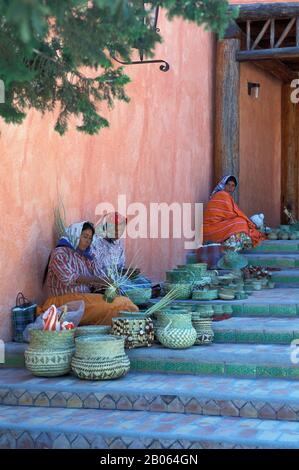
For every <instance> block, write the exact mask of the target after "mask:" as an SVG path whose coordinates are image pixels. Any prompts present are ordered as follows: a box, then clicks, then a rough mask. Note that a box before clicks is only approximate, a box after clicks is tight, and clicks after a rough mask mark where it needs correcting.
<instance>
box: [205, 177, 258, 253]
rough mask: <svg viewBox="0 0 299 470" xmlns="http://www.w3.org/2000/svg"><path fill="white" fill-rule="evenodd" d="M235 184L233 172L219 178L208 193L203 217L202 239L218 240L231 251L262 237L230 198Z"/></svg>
mask: <svg viewBox="0 0 299 470" xmlns="http://www.w3.org/2000/svg"><path fill="white" fill-rule="evenodd" d="M237 184H238V183H237V179H236V177H235V176H233V175H226V176H224V177H223V178H222V180H221V181H220V183H219V184H218V185H217V186H216V187H215V189H214V190H213V192H212V194H211V197H210V200H209V202H208V204H207V208H206V210H205V211H204V220H203V237H204V242H216V243H222V244H223V245H224V246H226V247H227V248H231V249H233V250H235V251H238V250H242V249H243V248H250V247H252V246H256V245H258V244H259V243H260V242H261V241H262V240H265V239H266V236H265V235H264V234H263V233H261V232H260V231H259V230H257V229H256V225H255V224H254V223H253V222H252V221H251V220H250V219H248V217H246V215H245V214H244V213H243V212H242V211H241V210H240V209H239V207H238V206H237V204H236V203H235V202H234V200H233V198H232V194H233V192H234V190H235V188H236V186H237Z"/></svg>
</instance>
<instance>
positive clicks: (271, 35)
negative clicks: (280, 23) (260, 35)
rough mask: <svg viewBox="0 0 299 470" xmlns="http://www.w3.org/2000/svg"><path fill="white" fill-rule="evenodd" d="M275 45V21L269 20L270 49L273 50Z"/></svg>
mask: <svg viewBox="0 0 299 470" xmlns="http://www.w3.org/2000/svg"><path fill="white" fill-rule="evenodd" d="M274 44H275V20H274V18H273V19H272V20H271V29H270V47H271V49H273V47H274Z"/></svg>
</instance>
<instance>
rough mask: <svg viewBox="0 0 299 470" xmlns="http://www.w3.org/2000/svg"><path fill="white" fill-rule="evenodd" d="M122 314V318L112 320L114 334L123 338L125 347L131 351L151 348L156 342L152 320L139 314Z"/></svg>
mask: <svg viewBox="0 0 299 470" xmlns="http://www.w3.org/2000/svg"><path fill="white" fill-rule="evenodd" d="M120 313H121V316H120V317H116V318H112V329H111V332H112V334H113V335H115V336H123V337H124V339H125V347H126V348H129V349H132V348H140V347H149V346H151V345H152V344H153V342H154V327H153V321H152V319H151V318H150V317H146V316H144V315H143V314H142V313H139V312H136V313H134V312H120Z"/></svg>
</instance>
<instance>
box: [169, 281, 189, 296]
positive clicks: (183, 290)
mask: <svg viewBox="0 0 299 470" xmlns="http://www.w3.org/2000/svg"><path fill="white" fill-rule="evenodd" d="M172 289H176V290H177V296H176V299H177V300H188V299H190V297H191V292H192V286H191V284H183V283H182V284H171V283H167V282H165V284H164V290H165V293H166V294H167V293H168V292H170V291H171V290H172Z"/></svg>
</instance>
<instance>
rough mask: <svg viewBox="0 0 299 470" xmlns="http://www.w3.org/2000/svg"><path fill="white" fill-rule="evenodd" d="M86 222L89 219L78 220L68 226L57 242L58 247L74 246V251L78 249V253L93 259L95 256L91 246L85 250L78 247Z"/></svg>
mask: <svg viewBox="0 0 299 470" xmlns="http://www.w3.org/2000/svg"><path fill="white" fill-rule="evenodd" d="M86 222H87V220H84V221H83V222H76V223H74V224H71V225H70V226H69V227H67V228H66V229H65V232H64V235H63V237H61V238H60V239H59V240H58V242H57V244H56V248H58V247H60V246H67V247H68V248H72V249H73V250H74V251H78V253H80V254H81V255H83V256H85V257H86V258H88V259H90V260H92V259H93V256H92V255H91V253H90V246H89V247H88V248H87V249H86V250H84V251H82V250H80V249H79V248H78V246H79V242H80V236H81V233H82V228H83V225H84V224H85V223H86ZM89 223H90V222H89Z"/></svg>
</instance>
